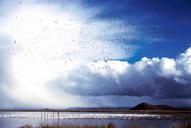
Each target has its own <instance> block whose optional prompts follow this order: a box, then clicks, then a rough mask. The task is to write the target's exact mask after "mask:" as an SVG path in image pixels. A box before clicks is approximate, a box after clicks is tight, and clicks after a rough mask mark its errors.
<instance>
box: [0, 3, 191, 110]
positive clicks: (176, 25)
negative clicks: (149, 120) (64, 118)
mask: <svg viewBox="0 0 191 128" xmlns="http://www.w3.org/2000/svg"><path fill="white" fill-rule="evenodd" d="M0 25H1V26H2V27H1V29H0V60H1V61H0V99H1V101H2V104H1V105H0V107H9V108H15V107H35V108H37V107H50V108H64V107H103V106H113V107H125V106H133V105H136V104H138V103H140V102H148V103H153V104H169V105H174V106H181V105H182V106H190V105H191V80H190V78H191V36H190V34H191V1H190V0H156V1H153V0H141V1H138V0H121V1H118V0H104V1H103V0H72V1H70V0H26V1H24V0H15V1H11V0H1V1H0ZM47 97H48V98H47Z"/></svg>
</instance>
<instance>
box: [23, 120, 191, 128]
mask: <svg viewBox="0 0 191 128" xmlns="http://www.w3.org/2000/svg"><path fill="white" fill-rule="evenodd" d="M20 128H117V126H115V125H114V124H113V123H109V124H108V125H99V126H95V125H60V126H57V125H40V126H37V127H33V126H32V125H25V126H22V127H20ZM124 128H156V127H154V126H151V125H139V124H134V125H131V126H125V127H124ZM168 128H191V122H190V121H188V122H181V123H176V124H172V125H171V126H170V127H168Z"/></svg>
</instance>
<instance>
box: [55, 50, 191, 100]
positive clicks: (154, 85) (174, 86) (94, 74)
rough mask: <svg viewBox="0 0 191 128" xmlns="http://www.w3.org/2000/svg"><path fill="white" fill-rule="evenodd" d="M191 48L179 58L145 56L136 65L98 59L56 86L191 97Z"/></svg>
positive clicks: (103, 92)
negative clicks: (150, 57)
mask: <svg viewBox="0 0 191 128" xmlns="http://www.w3.org/2000/svg"><path fill="white" fill-rule="evenodd" d="M190 78H191V48H188V49H187V50H186V51H185V52H184V53H182V54H181V55H180V56H179V57H178V58H176V59H173V58H165V57H164V58H152V59H149V58H146V57H144V58H142V60H141V61H138V62H136V63H134V64H129V63H128V62H122V61H97V62H91V63H88V64H87V65H86V66H84V67H82V68H80V69H78V70H75V71H73V72H71V73H70V74H69V76H67V78H65V77H60V78H59V79H58V80H57V81H56V82H55V86H56V85H57V86H62V89H63V90H64V91H66V92H69V93H73V94H75V95H87V96H106V95H115V96H138V97H141V96H149V97H153V98H159V99H165V98H166V99H167V98H180V99H181V98H182V99H183V98H188V99H189V98H191V80H190Z"/></svg>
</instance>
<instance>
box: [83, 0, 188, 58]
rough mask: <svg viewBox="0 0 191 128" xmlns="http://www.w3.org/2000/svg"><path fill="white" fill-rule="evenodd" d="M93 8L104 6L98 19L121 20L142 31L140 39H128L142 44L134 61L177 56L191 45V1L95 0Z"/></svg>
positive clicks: (137, 34) (90, 5) (92, 4)
mask: <svg viewBox="0 0 191 128" xmlns="http://www.w3.org/2000/svg"><path fill="white" fill-rule="evenodd" d="M84 3H85V4H87V6H89V7H92V6H93V7H95V6H97V7H101V8H102V7H103V8H104V9H103V11H102V12H101V14H99V15H97V18H101V19H121V20H123V21H124V22H125V23H127V24H131V25H133V26H135V27H136V29H137V30H138V31H139V32H138V33H136V36H137V38H135V39H132V40H125V41H124V43H125V42H128V43H131V44H132V45H138V46H139V49H138V51H137V53H136V54H135V55H134V56H133V57H132V58H131V59H130V61H134V60H138V59H140V58H142V57H143V56H148V57H164V56H166V57H176V56H177V55H178V54H179V53H181V52H183V51H184V50H185V49H186V48H187V47H189V46H190V40H191V36H190V33H191V22H190V20H191V9H190V8H191V1H189V0H165V1H164V0H158V1H152V0H142V1H135V0H122V1H118V0H109V1H107V0H105V1H102V0H95V1H84Z"/></svg>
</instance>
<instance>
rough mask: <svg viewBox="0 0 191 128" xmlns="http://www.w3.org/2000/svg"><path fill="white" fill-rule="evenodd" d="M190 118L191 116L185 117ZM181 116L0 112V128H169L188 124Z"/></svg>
mask: <svg viewBox="0 0 191 128" xmlns="http://www.w3.org/2000/svg"><path fill="white" fill-rule="evenodd" d="M186 116H191V115H186ZM182 117H184V115H183V116H180V115H179V116H175V115H169V114H166V115H165V114H162V115H161V114H148V113H145V114H143V113H142V114H139V113H126V114H123V113H99V112H92V113H91V112H0V128H19V127H21V126H23V125H26V124H29V125H32V126H39V125H41V124H48V125H78V126H82V125H94V126H100V125H108V124H109V123H112V124H114V125H115V126H117V127H119V128H123V127H125V126H126V127H127V126H133V125H141V126H150V127H153V128H170V127H172V126H173V125H177V124H179V123H182V122H188V121H189V120H188V119H185V118H182Z"/></svg>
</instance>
